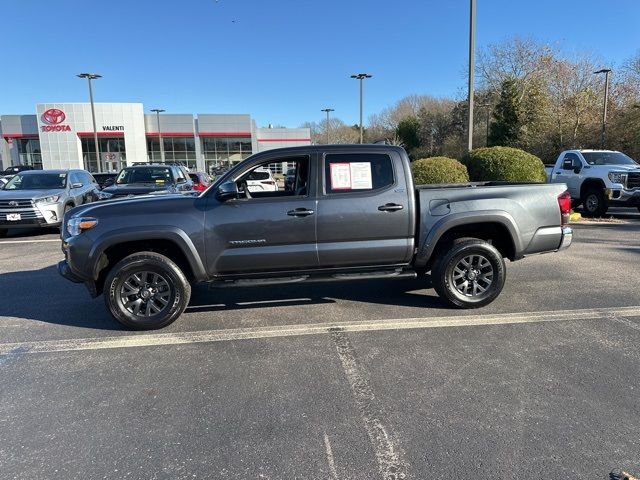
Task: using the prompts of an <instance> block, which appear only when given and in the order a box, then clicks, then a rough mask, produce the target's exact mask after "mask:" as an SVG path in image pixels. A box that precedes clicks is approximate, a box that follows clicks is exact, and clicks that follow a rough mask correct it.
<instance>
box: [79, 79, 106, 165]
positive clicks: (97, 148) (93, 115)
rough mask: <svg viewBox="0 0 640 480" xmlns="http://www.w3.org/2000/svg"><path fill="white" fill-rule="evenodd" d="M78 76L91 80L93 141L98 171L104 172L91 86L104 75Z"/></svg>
mask: <svg viewBox="0 0 640 480" xmlns="http://www.w3.org/2000/svg"><path fill="white" fill-rule="evenodd" d="M77 76H78V77H79V78H86V79H87V81H88V82H89V101H90V102H91V119H92V120H93V141H94V142H95V145H96V163H97V164H98V172H102V165H101V162H100V147H99V146H98V130H97V128H96V109H95V106H94V105H93V88H92V87H91V80H96V79H98V78H102V75H98V74H97V73H80V74H78V75H77ZM85 168H87V165H85ZM87 170H88V168H87Z"/></svg>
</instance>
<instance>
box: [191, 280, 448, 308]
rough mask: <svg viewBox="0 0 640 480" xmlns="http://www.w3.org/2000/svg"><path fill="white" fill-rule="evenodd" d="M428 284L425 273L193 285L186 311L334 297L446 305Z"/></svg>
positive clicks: (317, 302) (290, 303) (321, 301)
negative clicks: (269, 283)
mask: <svg viewBox="0 0 640 480" xmlns="http://www.w3.org/2000/svg"><path fill="white" fill-rule="evenodd" d="M428 288H431V281H430V279H429V278H428V276H427V277H426V278H425V277H422V278H418V279H415V280H362V281H353V282H344V283H326V284H321V283H314V284H306V285H305V284H292V285H279V286H275V287H246V288H213V289H209V288H208V287H207V286H206V285H198V286H196V287H195V288H194V289H193V291H192V295H191V302H190V303H189V306H188V307H187V310H186V313H190V312H192V313H196V312H216V311H229V310H241V309H250V308H260V307H277V306H296V305H323V304H333V303H336V300H347V301H354V302H360V303H370V304H381V305H386V306H399V307H415V308H439V309H442V308H447V306H446V304H445V303H444V302H442V301H441V300H440V299H439V298H438V297H436V296H429V295H424V292H425V290H426V289H428Z"/></svg>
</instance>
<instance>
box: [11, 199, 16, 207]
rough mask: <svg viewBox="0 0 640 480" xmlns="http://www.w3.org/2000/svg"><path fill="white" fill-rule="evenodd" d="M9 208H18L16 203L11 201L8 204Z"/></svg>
mask: <svg viewBox="0 0 640 480" xmlns="http://www.w3.org/2000/svg"><path fill="white" fill-rule="evenodd" d="M9 206H10V207H17V206H18V202H15V201H13V200H12V201H10V202H9Z"/></svg>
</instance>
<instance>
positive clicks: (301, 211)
mask: <svg viewBox="0 0 640 480" xmlns="http://www.w3.org/2000/svg"><path fill="white" fill-rule="evenodd" d="M313 214H314V211H313V210H309V209H308V208H296V209H295V210H289V211H288V212H287V215H289V216H290V217H306V216H309V215H313Z"/></svg>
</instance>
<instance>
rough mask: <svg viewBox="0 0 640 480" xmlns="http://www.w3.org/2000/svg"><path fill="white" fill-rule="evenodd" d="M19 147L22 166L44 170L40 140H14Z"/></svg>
mask: <svg viewBox="0 0 640 480" xmlns="http://www.w3.org/2000/svg"><path fill="white" fill-rule="evenodd" d="M14 141H15V142H16V144H17V147H18V157H19V158H20V165H30V166H32V167H33V168H36V169H42V151H41V150H40V139H39V138H18V139H16V140H14Z"/></svg>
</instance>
